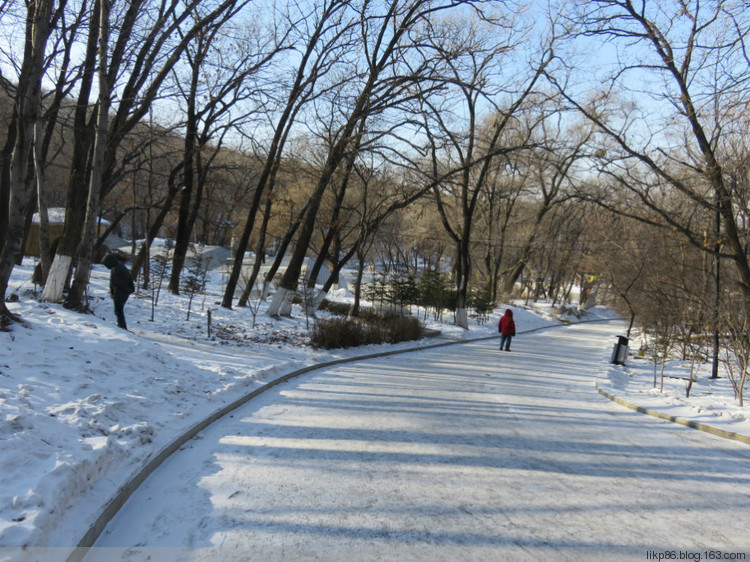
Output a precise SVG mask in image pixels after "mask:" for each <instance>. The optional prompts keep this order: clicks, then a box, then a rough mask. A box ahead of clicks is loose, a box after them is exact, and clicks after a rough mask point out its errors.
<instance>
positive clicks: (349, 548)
mask: <svg viewBox="0 0 750 562" xmlns="http://www.w3.org/2000/svg"><path fill="white" fill-rule="evenodd" d="M619 327H620V325H619V324H617V325H614V324H613V325H607V324H588V325H579V326H573V327H567V328H558V329H551V330H547V331H542V332H538V333H535V334H528V335H522V336H520V337H518V338H516V339H515V340H514V342H513V352H511V353H501V352H499V351H497V342H494V341H493V342H481V343H470V344H465V345H457V346H449V347H445V348H439V349H436V350H430V351H422V352H417V353H409V354H404V355H396V356H393V357H388V358H383V359H377V360H368V361H363V362H358V363H352V364H348V365H341V366H337V367H335V368H329V369H326V370H324V371H316V372H314V373H310V374H307V375H304V376H302V377H300V378H298V379H295V380H292V381H290V382H288V383H284V384H282V385H280V386H278V387H276V388H274V389H272V390H270V391H269V392H267V393H265V394H264V395H262V396H260V397H259V398H257V399H255V400H253V401H251V402H250V403H248V404H247V405H245V406H244V407H243V408H241V409H240V410H238V411H236V412H235V413H234V415H233V416H232V417H230V418H226V419H224V420H221V421H220V422H219V423H217V424H215V425H214V426H212V427H210V428H209V429H208V430H206V431H205V432H204V433H203V434H202V435H201V436H200V437H199V438H198V439H195V440H193V441H191V442H190V444H189V445H188V446H187V447H186V448H185V449H184V450H182V451H181V452H179V453H178V454H176V455H175V456H173V457H172V458H171V459H169V460H168V461H167V462H166V463H165V464H164V465H163V466H162V467H161V468H160V469H159V470H157V472H156V473H155V474H154V475H152V477H151V478H149V479H148V480H147V481H146V482H145V484H144V485H143V486H142V487H141V488H140V489H139V490H138V491H137V492H136V494H135V495H134V496H133V497H132V498H131V500H130V501H129V502H128V503H127V504H126V505H125V506H124V508H123V509H122V511H121V512H120V513H119V514H118V516H117V517H116V518H115V519H114V520H113V521H112V523H111V524H110V526H109V527H108V528H107V530H106V531H105V533H104V534H103V535H102V536H101V537H100V540H99V541H98V543H97V544H96V548H94V549H92V550H91V552H90V553H89V556H88V557H87V558H86V560H88V561H93V560H113V559H120V557H121V556H122V558H123V559H129V560H145V559H147V557H149V556H150V557H151V559H153V560H178V559H180V560H187V559H196V560H197V559H200V560H222V561H223V560H258V561H264V562H265V561H275V560H293V561H296V560H352V561H354V560H356V561H361V560H399V561H405V560H429V561H434V560H547V559H555V560H581V559H587V560H600V559H607V560H615V559H623V560H625V559H627V560H647V559H656V558H653V557H652V558H649V556H651V554H649V553H650V552H652V551H653V552H656V553H664V552H665V551H673V552H674V553H675V555H676V557H677V559H679V557H680V552H681V551H682V552H685V553H690V554H691V555H692V557H691V558H690V559H693V560H695V559H697V558H696V553H701V555H702V559H703V560H705V559H707V555H706V554H707V553H706V552H705V551H706V550H707V549H720V548H721V549H723V550H724V551H725V552H728V553H740V552H742V553H745V556H746V558H745V559H750V527H748V513H750V449H748V447H747V446H746V445H741V444H738V443H735V442H731V441H726V440H723V439H721V438H718V437H713V436H711V435H706V434H703V433H701V432H698V431H695V430H691V429H686V428H683V427H680V426H675V425H672V424H669V423H666V422H662V421H659V420H655V419H653V418H651V417H648V416H643V415H641V414H637V413H634V412H630V411H627V410H624V409H623V408H621V407H619V406H617V405H615V404H613V403H612V402H610V401H609V400H606V399H604V398H602V397H601V396H600V395H598V394H597V393H596V391H595V390H594V383H593V375H594V374H595V373H596V372H597V371H598V370H600V369H601V368H602V365H601V364H602V361H606V359H607V355H608V352H609V348H610V347H611V344H612V342H613V341H614V340H613V337H612V336H613V334H615V333H616V332H615V330H616V329H618V328H619ZM103 547H126V548H125V549H122V552H120V551H115V550H111V549H110V548H103ZM133 547H135V548H133ZM184 547H190V549H186V548H184ZM217 549H218V552H217ZM667 556H668V557H669V556H671V555H670V554H669V553H668V554H667Z"/></svg>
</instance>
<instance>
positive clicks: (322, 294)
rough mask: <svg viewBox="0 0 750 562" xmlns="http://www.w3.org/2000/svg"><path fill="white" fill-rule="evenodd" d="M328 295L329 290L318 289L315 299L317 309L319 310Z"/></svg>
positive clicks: (314, 303)
mask: <svg viewBox="0 0 750 562" xmlns="http://www.w3.org/2000/svg"><path fill="white" fill-rule="evenodd" d="M327 296H328V291H323V290H320V291H318V294H317V295H315V298H314V299H313V305H314V306H315V310H318V309H319V308H320V303H322V302H323V301H324V300H325V299H326V297H327Z"/></svg>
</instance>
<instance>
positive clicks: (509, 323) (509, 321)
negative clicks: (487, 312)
mask: <svg viewBox="0 0 750 562" xmlns="http://www.w3.org/2000/svg"><path fill="white" fill-rule="evenodd" d="M497 329H498V331H499V332H500V334H501V336H500V351H502V350H503V348H505V351H510V340H511V339H513V336H515V335H516V323H515V322H513V311H512V310H511V309H510V308H509V309H508V310H506V311H505V314H503V315H502V317H501V318H500V322H498V323H497Z"/></svg>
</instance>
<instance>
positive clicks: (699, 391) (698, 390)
mask: <svg viewBox="0 0 750 562" xmlns="http://www.w3.org/2000/svg"><path fill="white" fill-rule="evenodd" d="M32 268H33V262H32V261H31V260H26V261H25V262H24V264H23V266H19V267H17V268H16V269H15V270H14V272H13V276H12V279H11V285H10V287H9V290H8V293H7V294H8V296H12V295H16V296H17V300H15V302H11V303H9V308H10V309H11V310H12V311H13V312H14V313H16V314H18V315H20V316H21V317H22V318H23V319H24V324H23V325H15V326H13V327H12V329H11V330H10V331H8V332H0V442H1V443H2V446H1V447H0V474H1V475H2V476H0V478H1V479H2V486H1V487H0V547H19V546H58V545H59V546H70V545H74V544H77V542H78V541H79V540H80V538H81V536H82V535H83V533H84V532H85V531H86V530H87V528H88V526H89V525H90V524H91V523H92V522H93V520H94V519H95V517H96V516H97V515H98V514H99V512H100V511H101V509H102V507H103V506H104V505H106V503H107V502H108V500H109V499H110V498H111V497H113V495H114V494H115V493H116V492H117V490H118V489H119V488H120V487H121V486H122V485H123V484H124V483H125V482H127V481H128V480H129V479H130V478H131V477H132V476H133V475H134V474H136V473H137V472H138V470H139V469H140V468H142V467H143V466H144V465H145V464H146V463H147V462H148V460H150V459H151V458H152V457H153V456H154V455H155V454H156V453H158V452H159V451H160V450H162V449H163V448H164V447H166V446H167V445H168V444H169V443H171V442H172V441H173V440H174V439H175V438H176V437H178V436H179V435H181V434H182V433H184V432H185V431H186V430H187V429H189V428H190V427H192V426H193V425H195V424H196V423H197V422H199V421H201V420H203V419H205V418H206V417H208V416H209V415H210V414H211V413H213V412H216V411H217V410H219V409H221V408H222V407H223V406H225V405H227V404H230V403H232V402H234V401H235V400H236V399H238V398H240V397H242V396H244V395H246V394H248V393H249V392H251V391H253V390H254V389H256V388H258V387H259V386H261V385H263V384H266V383H268V382H269V381H271V380H274V379H275V378H278V377H279V376H282V375H284V374H286V373H288V372H291V371H294V370H296V369H298V368H300V367H303V366H307V365H311V364H315V363H318V362H323V361H330V360H334V359H341V358H347V357H354V356H359V355H365V354H371V353H375V352H378V351H385V350H391V349H401V348H409V347H415V346H420V345H430V344H433V343H436V342H439V341H450V340H463V339H472V338H480V337H487V336H494V335H496V326H497V321H498V319H499V316H500V314H501V313H502V312H503V311H504V309H505V307H500V308H498V309H497V310H496V311H495V313H493V314H492V315H491V316H490V318H489V319H488V321H487V322H486V323H484V324H477V323H476V322H475V321H472V324H471V329H470V330H469V331H464V330H462V329H460V328H457V327H455V326H452V325H450V322H451V321H452V317H451V316H450V315H446V317H445V318H444V323H438V322H435V321H433V320H432V317H431V316H429V315H428V317H427V318H426V319H425V320H426V324H427V327H428V328H432V329H436V330H440V332H441V334H440V336H438V337H437V338H433V339H429V340H422V341H420V342H412V343H404V344H398V345H396V346H367V347H366V348H357V349H346V350H335V351H325V350H314V349H312V348H311V347H309V346H308V345H307V339H308V335H307V334H308V331H309V327H310V326H311V325H312V319H307V318H305V315H304V313H302V312H301V311H300V310H299V309H295V310H294V314H293V318H285V319H282V320H272V319H270V318H269V317H268V316H266V315H265V314H264V311H263V305H262V306H261V308H260V310H259V311H258V314H257V317H256V322H257V323H256V325H255V326H254V327H253V317H252V314H251V309H250V308H245V309H242V308H236V309H235V310H226V309H223V308H221V307H220V306H219V302H220V300H221V295H222V294H223V285H224V282H225V280H226V275H225V272H222V271H221V270H220V269H217V270H214V271H212V272H211V273H210V277H209V286H208V291H207V293H208V296H207V298H206V299H205V301H204V300H203V298H202V297H201V298H198V299H197V300H195V301H193V302H192V304H191V312H190V318H189V320H187V310H188V304H189V303H188V301H189V299H188V297H187V296H185V295H180V296H175V295H171V294H169V293H167V291H166V290H165V289H162V291H161V293H160V296H159V300H158V306H156V308H155V309H154V311H153V318H154V319H153V321H151V317H152V307H151V294H150V293H141V294H136V295H134V296H133V297H131V299H130V300H129V301H128V303H127V305H126V307H125V312H126V316H127V320H128V327H129V328H130V330H131V331H130V332H126V331H123V330H120V329H119V328H117V327H116V325H115V319H114V313H113V307H112V301H111V299H110V298H109V294H108V277H109V272H108V270H107V269H106V268H104V267H103V266H96V267H95V268H94V271H93V274H92V279H91V285H90V288H89V296H90V298H91V299H92V303H91V308H92V310H93V314H90V315H82V314H79V313H76V312H71V311H69V310H66V309H64V308H63V307H62V306H60V305H57V304H50V303H39V302H38V301H37V299H36V297H37V296H38V294H39V292H40V289H39V288H38V287H35V286H34V285H32V284H31V282H30V281H29V279H30V276H31V271H32ZM331 298H332V299H333V300H346V299H347V298H349V294H348V293H346V291H343V290H342V291H338V292H337V293H336V294H334V295H331ZM512 308H513V310H514V311H515V319H516V322H517V325H518V328H519V331H520V332H523V331H528V330H533V329H537V328H542V327H545V326H551V325H556V324H560V323H561V322H564V321H573V320H577V319H576V318H575V317H573V316H566V315H562V316H561V315H560V313H559V311H555V310H552V308H551V307H550V306H549V305H542V304H540V305H533V304H531V305H529V306H524V305H523V303H516V304H515V305H514V306H513V307H512ZM209 310H210V311H211V335H210V336H209V334H208V328H209V326H208V316H209V314H208V311H209ZM321 316H322V315H321ZM611 317H612V315H611V314H610V313H608V311H606V310H603V309H595V310H593V311H589V312H588V313H587V315H586V316H585V317H584V319H589V320H591V319H597V318H611ZM671 369H674V370H676V371H679V369H681V367H680V366H679V365H675V366H674V367H671ZM599 381H600V384H601V385H602V386H603V387H606V388H608V389H609V390H610V391H614V392H615V393H616V394H618V395H620V394H623V395H624V396H625V397H626V398H628V399H633V400H637V401H639V403H640V402H641V401H642V402H644V403H647V404H648V405H649V407H656V406H659V407H663V408H666V409H668V410H669V411H670V413H672V414H679V415H683V416H689V417H696V418H701V421H706V420H707V419H708V421H709V422H710V423H718V424H720V425H723V426H726V427H731V431H735V432H737V433H743V434H747V435H750V421H748V420H749V419H750V412H748V409H747V408H739V407H738V406H737V405H736V401H734V399H733V393H732V391H731V388H729V387H728V386H727V385H728V381H726V380H725V379H720V380H719V381H718V382H717V381H714V382H712V383H711V384H707V383H706V382H705V381H704V380H703V378H702V379H701V380H700V381H699V383H698V384H697V385H696V387H695V388H694V391H693V396H692V397H691V398H690V399H689V400H682V399H680V398H679V392H676V391H674V392H673V391H672V390H671V386H670V389H669V390H668V392H665V394H663V395H662V394H658V393H654V392H653V391H652V390H651V388H650V387H651V382H652V375H651V371H650V366H649V365H648V363H647V362H646V361H634V360H631V361H630V365H629V366H628V367H627V368H623V367H616V366H607V365H606V364H604V365H603V366H602V373H601V376H600V379H599ZM670 382H671V379H670ZM675 384H677V383H675ZM592 392H593V389H592Z"/></svg>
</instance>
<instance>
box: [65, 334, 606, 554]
mask: <svg viewBox="0 0 750 562" xmlns="http://www.w3.org/2000/svg"><path fill="white" fill-rule="evenodd" d="M610 321H611V320H610V319H597V320H584V321H581V322H574V323H573V324H588V323H597V322H610ZM561 327H565V324H554V325H550V326H540V327H539V328H533V329H531V330H523V331H519V332H518V333H519V334H530V333H533V332H538V331H541V330H548V329H551V328H561ZM499 337H500V335H499V334H498V335H492V336H483V337H481V338H472V339H465V340H457V341H448V342H441V343H433V344H429V345H421V346H417V347H409V348H404V349H396V350H388V351H381V352H378V353H370V354H368V355H360V356H357V357H347V358H344V359H335V360H333V361H326V362H323V363H316V364H314V365H309V366H307V367H303V368H301V369H296V370H294V371H291V372H289V373H287V374H285V375H282V376H280V377H279V378H277V379H274V380H272V381H271V382H268V383H266V384H264V385H263V386H260V387H258V388H256V389H255V390H254V391H252V392H251V393H249V394H246V395H245V396H242V397H240V398H238V399H237V400H235V401H234V402H231V403H229V404H227V405H226V406H224V407H223V408H220V409H219V410H217V411H216V412H214V413H213V414H211V415H210V416H208V417H207V418H205V419H203V420H201V421H200V422H198V423H196V424H195V425H194V426H193V427H191V428H190V429H188V430H187V431H186V432H185V433H183V434H182V435H180V436H179V437H177V438H176V439H175V440H174V441H172V442H171V443H169V444H168V445H166V446H165V447H163V448H162V449H161V450H160V451H159V452H158V453H157V454H156V456H154V457H153V458H152V459H151V460H150V461H149V462H148V463H147V464H146V465H145V466H144V467H143V468H141V469H140V470H139V471H138V472H137V473H136V474H135V476H133V477H132V478H131V479H130V480H128V481H127V482H126V483H125V484H124V485H123V486H122V487H121V488H120V489H119V490H118V491H117V493H116V494H115V496H114V497H113V498H112V499H111V500H110V501H109V502H108V503H107V504H106V505H105V507H104V509H103V510H102V511H101V513H100V514H99V516H98V517H97V518H96V520H95V521H94V523H93V524H92V525H91V526H90V527H89V528H88V530H87V531H86V533H85V534H84V535H83V537H81V540H80V541H79V542H78V545H77V546H76V547H73V548H72V552H71V553H70V554H69V555H68V557H67V558H66V562H80V561H81V560H82V559H83V557H84V556H85V555H86V551H87V550H88V548H90V547H92V546H93V544H94V543H95V542H96V540H97V538H99V535H101V534H102V532H103V531H104V528H105V527H106V526H107V524H108V523H109V522H110V521H111V520H112V518H114V516H115V515H116V514H117V512H118V511H119V510H120V508H121V507H122V506H123V505H124V504H125V502H126V501H127V500H128V499H129V498H130V496H131V495H133V493H134V492H135V491H136V490H137V489H138V487H139V486H140V485H141V484H143V482H144V481H145V480H146V478H148V477H149V476H150V475H151V474H152V473H153V472H154V471H155V470H156V469H157V468H159V466H160V465H161V464H162V463H163V462H164V461H165V460H167V458H169V457H170V456H171V455H172V454H174V453H175V452H177V451H178V450H179V449H180V447H182V446H183V445H184V444H185V443H187V442H188V441H190V440H191V439H193V437H195V436H196V435H197V434H198V433H200V432H201V431H203V430H204V429H206V428H207V427H208V426H209V425H211V424H212V423H214V422H216V421H218V420H219V419H220V418H223V417H224V416H226V415H227V414H229V413H231V412H232V411H234V410H236V409H237V408H239V407H240V406H243V405H244V404H246V403H247V402H249V401H250V400H252V399H253V398H255V397H257V396H259V395H260V394H262V393H264V392H266V391H267V390H270V389H271V388H273V387H275V386H277V385H279V384H282V383H285V382H287V381H289V380H291V379H293V378H296V377H298V376H300V375H304V374H306V373H309V372H311V371H316V370H318V369H325V368H327V367H332V366H335V365H341V364H344V363H353V362H355V361H365V360H367V359H375V358H379V357H387V356H389V355H398V354H401V353H411V352H413V351H424V350H426V349H435V348H439V347H447V346H449V345H459V344H465V343H474V342H481V341H488V340H493V339H498V338H499Z"/></svg>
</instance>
